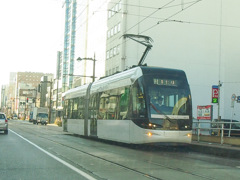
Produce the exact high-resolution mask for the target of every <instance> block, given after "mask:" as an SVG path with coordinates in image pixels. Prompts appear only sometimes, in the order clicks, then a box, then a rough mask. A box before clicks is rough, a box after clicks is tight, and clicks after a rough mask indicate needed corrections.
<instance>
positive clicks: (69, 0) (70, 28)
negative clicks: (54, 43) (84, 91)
mask: <svg viewBox="0 0 240 180" xmlns="http://www.w3.org/2000/svg"><path fill="white" fill-rule="evenodd" d="M63 7H64V8H65V26H64V27H65V30H64V47H63V48H64V49H63V63H62V91H63V92H65V91H67V90H68V89H71V88H72V83H73V74H74V60H75V41H76V18H77V17H76V11H77V1H76V0H65V1H64V4H63Z"/></svg>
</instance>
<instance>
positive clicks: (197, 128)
mask: <svg viewBox="0 0 240 180" xmlns="http://www.w3.org/2000/svg"><path fill="white" fill-rule="evenodd" d="M204 124H207V125H208V126H209V127H206V125H205V126H204ZM213 124H214V127H213ZM228 124H229V128H226V127H225V126H226V125H228ZM215 125H216V127H215ZM236 125H240V122H209V121H198V120H197V121H196V120H195V121H193V128H192V129H193V134H196V135H197V141H198V142H199V141H200V136H201V135H202V132H205V133H206V131H207V132H208V134H205V135H209V136H220V143H221V144H223V143H224V138H229V137H231V135H232V133H233V132H234V133H236V132H237V133H236V134H237V136H239V137H240V129H235V128H232V127H235V126H236ZM224 135H225V136H224ZM226 135H227V136H226ZM232 136H235V135H232Z"/></svg>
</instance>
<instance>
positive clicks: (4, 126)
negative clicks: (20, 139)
mask: <svg viewBox="0 0 240 180" xmlns="http://www.w3.org/2000/svg"><path fill="white" fill-rule="evenodd" d="M0 131H4V133H5V134H8V120H7V118H6V115H5V114H4V113H0Z"/></svg>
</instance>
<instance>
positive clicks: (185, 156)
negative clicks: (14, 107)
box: [0, 120, 240, 180]
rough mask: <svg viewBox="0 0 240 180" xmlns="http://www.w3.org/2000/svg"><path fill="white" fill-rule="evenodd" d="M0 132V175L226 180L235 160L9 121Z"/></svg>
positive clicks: (238, 173) (239, 170)
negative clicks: (7, 126) (112, 141)
mask: <svg viewBox="0 0 240 180" xmlns="http://www.w3.org/2000/svg"><path fill="white" fill-rule="evenodd" d="M9 129H10V130H9V134H8V135H4V134H0V147H1V148H0V151H1V152H0V162H1V163H0V179H71V180H74V179H92V180H94V179H111V180H122V179H137V180H149V179H158V180H161V179H164V180H168V179H169V180H170V179H171V180H172V179H178V180H181V179H194V180H195V179H197V180H198V179H199V180H203V179H218V180H221V179H224V180H225V179H231V180H235V179H236V180H238V179H239V177H240V161H239V160H235V159H228V158H221V157H215V156H212V155H206V154H199V153H194V152H191V151H190V150H189V149H188V148H185V147H178V148H177V147H161V146H159V147H148V146H136V147H132V146H127V145H123V144H116V143H115V144H114V143H109V142H103V141H95V140H91V139H86V138H82V137H78V136H73V135H71V134H68V133H66V132H63V131H62V130H61V128H59V127H54V126H50V125H48V126H42V125H33V124H31V123H29V122H24V121H19V120H18V121H13V120H10V121H9Z"/></svg>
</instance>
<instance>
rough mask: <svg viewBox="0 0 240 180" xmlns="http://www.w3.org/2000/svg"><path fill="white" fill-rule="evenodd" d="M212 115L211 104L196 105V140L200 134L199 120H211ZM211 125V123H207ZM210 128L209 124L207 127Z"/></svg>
mask: <svg viewBox="0 0 240 180" xmlns="http://www.w3.org/2000/svg"><path fill="white" fill-rule="evenodd" d="M212 115H213V106H212V105H206V106H197V120H198V141H199V138H200V137H199V135H200V128H201V127H200V120H210V121H211V122H212ZM209 124H210V125H211V123H209ZM209 128H211V126H210V127H209ZM210 134H211V133H210Z"/></svg>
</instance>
